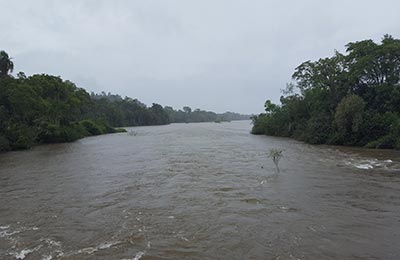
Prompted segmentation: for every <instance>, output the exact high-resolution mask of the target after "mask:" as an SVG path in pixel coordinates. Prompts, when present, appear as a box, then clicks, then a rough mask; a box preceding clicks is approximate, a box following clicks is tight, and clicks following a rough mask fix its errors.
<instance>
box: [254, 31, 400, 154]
mask: <svg viewBox="0 0 400 260" xmlns="http://www.w3.org/2000/svg"><path fill="white" fill-rule="evenodd" d="M292 78H293V80H294V83H291V84H288V85H287V87H286V89H285V90H283V94H284V96H282V97H281V99H280V102H281V104H280V105H277V104H273V103H272V102H271V101H270V100H267V101H266V102H265V113H262V114H260V115H258V116H254V117H253V129H252V133H253V134H266V135H273V136H285V137H293V138H296V139H298V140H302V141H305V142H308V143H312V144H335V145H352V146H366V147H369V148H395V149H400V40H399V39H394V38H393V37H392V36H389V35H385V36H384V37H383V39H382V41H381V42H380V43H375V42H374V41H372V40H363V41H358V42H352V43H349V44H347V45H346V53H345V54H342V53H339V52H337V51H336V52H335V54H334V55H333V56H332V57H328V58H323V59H319V60H318V61H306V62H304V63H302V64H300V65H299V66H298V67H297V68H296V69H295V72H294V74H293V76H292Z"/></svg>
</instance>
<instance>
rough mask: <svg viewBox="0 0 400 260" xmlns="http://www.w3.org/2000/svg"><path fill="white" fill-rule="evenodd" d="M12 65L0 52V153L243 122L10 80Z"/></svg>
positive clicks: (48, 79) (44, 79)
mask: <svg viewBox="0 0 400 260" xmlns="http://www.w3.org/2000/svg"><path fill="white" fill-rule="evenodd" d="M13 68H14V64H13V61H12V60H11V58H10V57H9V56H8V54H7V53H6V52H4V51H0V151H8V150H16V149H26V148H29V147H31V146H32V145H34V144H38V143H57V142H70V141H74V140H77V139H79V138H82V137H85V136H90V135H99V134H105V133H114V132H117V131H124V130H123V129H115V128H114V127H122V126H144V125H163V124H169V123H171V122H174V123H175V122H207V121H215V120H217V119H218V120H239V119H248V118H249V116H242V115H239V114H235V113H225V114H221V115H218V114H215V113H213V112H206V111H201V110H198V109H196V110H195V111H193V112H192V111H191V109H190V108H188V107H185V108H184V111H181V110H179V111H175V110H173V109H172V108H171V107H165V108H163V107H162V106H161V105H159V104H155V103H154V104H153V105H152V106H151V107H147V106H146V105H145V104H143V103H141V102H140V101H138V100H137V99H132V98H129V97H125V98H122V97H120V96H118V95H112V94H105V93H104V92H103V93H101V94H94V93H92V94H89V93H88V92H87V91H86V90H84V89H82V88H78V87H77V86H76V85H75V84H74V83H72V82H71V81H68V80H62V79H61V78H60V77H56V76H51V75H46V74H41V75H32V76H30V77H27V76H26V75H25V74H24V73H23V72H20V73H18V74H17V76H16V77H13V76H11V75H10V73H11V72H12V71H13Z"/></svg>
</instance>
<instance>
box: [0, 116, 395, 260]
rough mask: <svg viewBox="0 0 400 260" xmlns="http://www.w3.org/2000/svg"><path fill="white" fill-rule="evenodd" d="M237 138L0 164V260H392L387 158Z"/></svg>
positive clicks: (119, 143) (149, 137)
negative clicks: (277, 152)
mask: <svg viewBox="0 0 400 260" xmlns="http://www.w3.org/2000/svg"><path fill="white" fill-rule="evenodd" d="M250 128H251V125H250V122H249V121H239V122H232V123H222V124H216V123H198V124H172V125H167V126H153V127H138V128H131V129H132V130H133V131H134V132H135V134H134V135H129V134H126V133H121V134H112V135H103V136H96V137H89V138H85V139H82V140H79V141H77V142H74V143H68V144H55V145H42V146H37V147H35V148H34V149H31V150H28V151H19V152H9V153H4V154H0V259H46V260H49V259H66V260H67V259H68V260H69V259H126V260H128V259H129V260H134V259H135V260H137V259H142V260H146V259H148V260H150V259H400V154H399V153H398V152H394V151H382V150H366V149H356V148H345V147H332V146H312V145H307V144H304V143H301V142H297V141H294V140H291V139H285V138H275V137H267V136H254V135H251V134H249V131H250ZM271 148H278V149H282V150H283V154H284V157H283V158H282V160H281V161H280V164H279V166H280V170H281V171H280V173H279V174H276V170H275V168H274V167H275V166H274V164H273V163H272V161H271V160H270V159H269V158H267V152H268V150H269V149H271Z"/></svg>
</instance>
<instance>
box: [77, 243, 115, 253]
mask: <svg viewBox="0 0 400 260" xmlns="http://www.w3.org/2000/svg"><path fill="white" fill-rule="evenodd" d="M120 243H121V241H113V242H104V243H101V244H100V245H98V246H96V247H86V248H82V249H79V250H78V251H77V252H76V253H73V255H75V254H89V255H90V254H93V253H94V252H97V251H99V250H104V249H108V248H110V247H112V246H115V245H118V244H120Z"/></svg>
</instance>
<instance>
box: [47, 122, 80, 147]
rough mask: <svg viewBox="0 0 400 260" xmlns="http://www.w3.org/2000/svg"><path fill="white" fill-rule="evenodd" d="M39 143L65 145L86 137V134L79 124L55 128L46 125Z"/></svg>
mask: <svg viewBox="0 0 400 260" xmlns="http://www.w3.org/2000/svg"><path fill="white" fill-rule="evenodd" d="M43 128H44V129H43V131H42V132H41V134H40V135H39V141H41V142H43V143H65V142H72V141H75V140H78V139H80V138H82V137H85V136H87V135H88V132H87V131H86V129H85V128H83V127H82V126H81V125H79V124H72V125H68V126H56V125H52V124H48V125H46V126H44V127H43Z"/></svg>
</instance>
